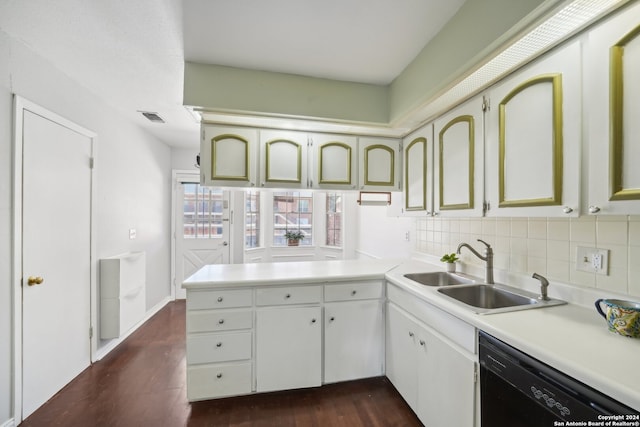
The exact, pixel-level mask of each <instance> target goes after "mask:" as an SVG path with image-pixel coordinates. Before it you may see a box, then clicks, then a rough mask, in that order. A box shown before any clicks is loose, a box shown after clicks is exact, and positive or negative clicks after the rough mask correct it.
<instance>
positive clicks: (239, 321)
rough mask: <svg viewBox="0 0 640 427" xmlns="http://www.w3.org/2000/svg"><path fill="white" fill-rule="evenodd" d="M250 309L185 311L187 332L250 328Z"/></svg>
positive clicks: (251, 314)
mask: <svg viewBox="0 0 640 427" xmlns="http://www.w3.org/2000/svg"><path fill="white" fill-rule="evenodd" d="M252 326H253V312H252V311H251V310H246V309H245V310H198V311H189V312H187V333H190V332H219V331H232V330H236V329H251V327H252Z"/></svg>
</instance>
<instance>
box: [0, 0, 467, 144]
mask: <svg viewBox="0 0 640 427" xmlns="http://www.w3.org/2000/svg"><path fill="white" fill-rule="evenodd" d="M462 3H464V0H394V1H389V0H323V1H318V0H270V1H265V0H184V1H180V0H136V1H131V0H108V1H101V0H57V1H51V0H28V1H25V0H0V29H1V30H2V31H4V32H6V33H8V34H10V35H11V36H12V37H14V38H17V39H19V40H21V41H22V42H24V43H25V44H26V45H28V46H29V47H30V48H31V49H33V50H34V51H35V52H36V53H38V54H39V55H41V56H42V57H44V58H46V59H47V60H48V61H50V62H51V63H53V64H54V65H55V66H56V67H57V68H59V69H60V70H61V71H63V72H64V73H66V74H68V75H69V76H70V77H72V78H73V79H74V80H76V81H78V82H79V83H80V84H82V85H83V86H85V87H87V88H89V89H90V90H91V91H93V92H94V93H95V94H96V95H98V96H99V97H101V98H102V99H104V100H105V101H106V102H107V103H108V104H110V105H112V106H113V107H115V108H117V109H118V110H120V111H121V112H122V113H123V114H124V115H126V116H128V117H130V118H131V119H132V120H135V121H136V122H138V123H139V124H140V125H141V126H144V127H145V128H146V129H148V130H149V131H150V132H152V133H153V134H155V135H156V136H157V137H158V138H159V139H161V140H162V141H164V142H165V143H167V144H169V145H171V146H175V147H192V148H195V147H197V145H198V128H199V125H198V123H197V122H196V121H195V119H194V118H193V117H192V115H191V114H190V113H189V112H188V111H187V110H186V109H185V108H184V107H183V106H182V84H183V70H184V61H185V60H187V61H195V62H204V63H211V64H220V65H227V66H234V67H241V68H250V69H259V70H267V71H277V72H285V73H292V74H301V75H307V76H314V77H324V78H331V79H337V80H347V81H356V82H364V83H376V84H388V83H390V82H391V81H392V80H393V79H394V78H395V77H396V76H397V75H398V74H399V73H400V72H402V70H403V69H404V68H405V67H406V65H408V64H409V63H410V62H411V60H413V58H414V57H415V56H416V55H417V54H418V53H419V52H420V50H421V49H422V47H423V46H424V45H425V44H426V43H427V42H428V41H429V40H430V39H431V38H432V37H433V36H434V35H435V34H436V33H437V32H438V31H439V30H440V29H441V28H442V26H443V25H444V24H445V23H446V22H447V21H448V20H449V19H450V18H451V17H452V16H453V15H454V14H455V12H456V11H457V10H458V8H459V7H460V6H461V5H462ZM183 16H184V20H183ZM138 110H145V111H153V112H157V113H159V114H160V115H161V116H162V117H163V118H164V119H165V120H166V122H167V123H165V124H153V123H150V122H148V121H146V119H144V118H142V116H141V115H140V114H139V113H137V111H138Z"/></svg>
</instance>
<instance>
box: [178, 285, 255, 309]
mask: <svg viewBox="0 0 640 427" xmlns="http://www.w3.org/2000/svg"><path fill="white" fill-rule="evenodd" d="M187 294H188V295H187V310H203V309H208V308H232V307H251V305H252V303H253V298H252V295H251V294H252V290H251V289H233V290H229V289H226V290H225V289H221V290H219V291H218V290H215V291H192V290H189V291H187Z"/></svg>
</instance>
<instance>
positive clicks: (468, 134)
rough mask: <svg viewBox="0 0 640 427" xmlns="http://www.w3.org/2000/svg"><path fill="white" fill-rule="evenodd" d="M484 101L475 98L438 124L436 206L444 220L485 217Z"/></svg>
mask: <svg viewBox="0 0 640 427" xmlns="http://www.w3.org/2000/svg"><path fill="white" fill-rule="evenodd" d="M482 110H483V99H482V97H477V98H473V99H472V100H471V101H468V102H467V103H465V104H462V105H461V106H459V107H456V108H454V109H453V110H452V111H450V112H448V113H447V114H445V115H444V116H442V117H440V118H439V119H438V120H436V122H435V125H434V136H435V141H436V142H435V156H434V159H435V167H434V172H435V173H434V188H435V191H434V200H435V203H434V206H435V208H434V209H435V213H436V214H438V215H442V216H467V217H469V216H482V214H483V211H482V202H483V198H484V191H483V190H484V186H483V184H484V159H483V157H484V129H483V122H484V117H483V111H482Z"/></svg>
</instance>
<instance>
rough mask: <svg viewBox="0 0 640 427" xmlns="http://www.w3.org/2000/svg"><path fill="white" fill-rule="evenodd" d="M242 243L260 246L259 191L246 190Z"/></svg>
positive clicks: (253, 246)
mask: <svg viewBox="0 0 640 427" xmlns="http://www.w3.org/2000/svg"><path fill="white" fill-rule="evenodd" d="M244 211H245V220H244V245H245V248H258V247H260V192H259V191H247V193H246V197H245V209H244Z"/></svg>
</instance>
